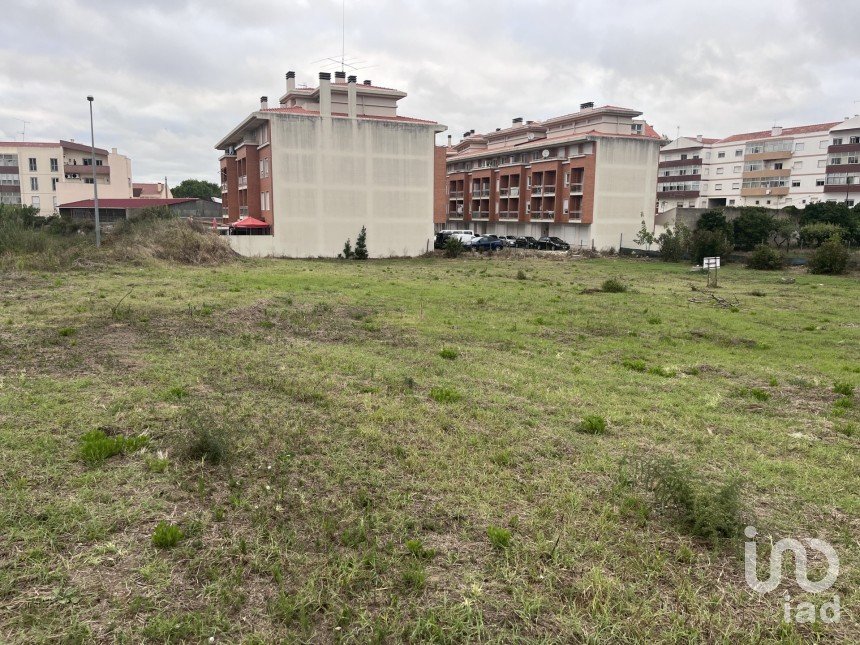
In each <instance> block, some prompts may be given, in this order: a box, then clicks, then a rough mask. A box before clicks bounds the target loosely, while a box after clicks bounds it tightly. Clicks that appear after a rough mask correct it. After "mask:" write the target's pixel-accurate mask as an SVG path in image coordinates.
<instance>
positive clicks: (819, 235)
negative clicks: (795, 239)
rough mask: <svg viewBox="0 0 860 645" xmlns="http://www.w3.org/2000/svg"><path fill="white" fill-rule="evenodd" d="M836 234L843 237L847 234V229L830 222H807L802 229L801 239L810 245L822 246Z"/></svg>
mask: <svg viewBox="0 0 860 645" xmlns="http://www.w3.org/2000/svg"><path fill="white" fill-rule="evenodd" d="M834 235H837V236H839V237H840V238H841V237H842V236H843V235H845V229H844V228H842V227H841V226H837V225H836V224H830V223H828V222H817V223H815V224H807V225H806V226H804V227H803V228H801V229H800V239H801V240H803V243H804V244H807V245H809V246H821V245H822V244H824V243H825V242H826V241H827V240H829V239H830V238H831V237H833V236H834Z"/></svg>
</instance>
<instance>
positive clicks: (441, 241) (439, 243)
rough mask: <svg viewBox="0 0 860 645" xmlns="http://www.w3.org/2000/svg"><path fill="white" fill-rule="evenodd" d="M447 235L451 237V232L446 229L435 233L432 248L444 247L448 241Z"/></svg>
mask: <svg viewBox="0 0 860 645" xmlns="http://www.w3.org/2000/svg"><path fill="white" fill-rule="evenodd" d="M449 237H451V233H450V232H448V231H442V232H441V233H436V239H435V240H433V248H434V249H444V248H445V244H447V243H448V238H449Z"/></svg>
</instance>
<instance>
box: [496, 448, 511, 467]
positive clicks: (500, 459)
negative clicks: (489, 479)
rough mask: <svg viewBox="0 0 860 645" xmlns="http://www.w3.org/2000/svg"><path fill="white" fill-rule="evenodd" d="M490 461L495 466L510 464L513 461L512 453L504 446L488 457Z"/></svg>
mask: <svg viewBox="0 0 860 645" xmlns="http://www.w3.org/2000/svg"><path fill="white" fill-rule="evenodd" d="M490 461H491V462H493V463H494V464H496V465H497V466H510V465H511V464H512V463H513V462H514V454H513V453H512V452H511V451H510V450H508V449H507V448H505V449H504V450H500V451H499V452H497V453H495V454H493V456H492V457H490Z"/></svg>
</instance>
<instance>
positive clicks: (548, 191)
mask: <svg viewBox="0 0 860 645" xmlns="http://www.w3.org/2000/svg"><path fill="white" fill-rule="evenodd" d="M543 195H544V197H555V186H544V187H543Z"/></svg>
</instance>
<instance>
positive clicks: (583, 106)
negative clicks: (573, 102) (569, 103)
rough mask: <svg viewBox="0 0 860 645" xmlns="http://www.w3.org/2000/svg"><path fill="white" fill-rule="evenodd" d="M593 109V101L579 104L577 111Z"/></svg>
mask: <svg viewBox="0 0 860 645" xmlns="http://www.w3.org/2000/svg"><path fill="white" fill-rule="evenodd" d="M593 107H594V101H587V102H585V103H580V104H579V109H580V110H590V109H591V108H593Z"/></svg>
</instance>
